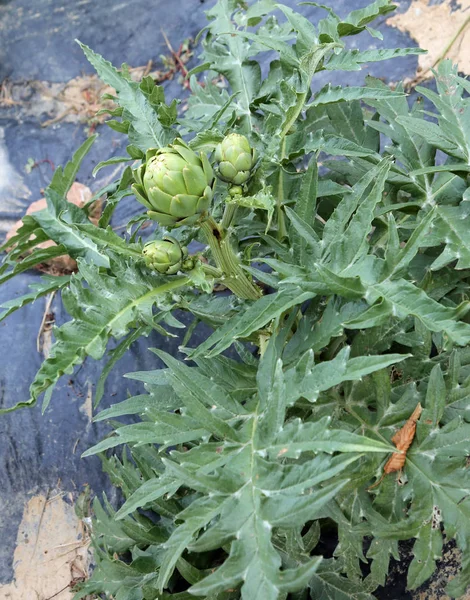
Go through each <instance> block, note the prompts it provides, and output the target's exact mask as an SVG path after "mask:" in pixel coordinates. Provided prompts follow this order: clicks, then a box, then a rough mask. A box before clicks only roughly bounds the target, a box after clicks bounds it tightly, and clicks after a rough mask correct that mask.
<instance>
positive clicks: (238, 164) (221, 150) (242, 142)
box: [214, 133, 255, 186]
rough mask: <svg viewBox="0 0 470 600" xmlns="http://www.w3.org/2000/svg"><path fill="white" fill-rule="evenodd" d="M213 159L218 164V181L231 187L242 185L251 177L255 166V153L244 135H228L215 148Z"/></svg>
mask: <svg viewBox="0 0 470 600" xmlns="http://www.w3.org/2000/svg"><path fill="white" fill-rule="evenodd" d="M214 158H215V160H216V162H217V163H218V166H217V168H216V174H217V177H218V178H219V179H222V181H225V182H226V183H231V184H232V185H236V186H239V185H242V184H243V183H246V182H247V181H248V179H249V178H250V177H251V170H252V169H253V167H254V164H255V151H254V150H253V148H251V146H250V142H249V141H248V140H247V139H246V137H245V136H244V135H240V134H239V133H230V134H229V135H227V136H225V137H224V139H223V140H222V141H221V142H220V144H219V145H218V146H217V148H216V151H215V155H214Z"/></svg>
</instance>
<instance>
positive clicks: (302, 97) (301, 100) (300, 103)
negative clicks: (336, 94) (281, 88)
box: [281, 85, 310, 141]
mask: <svg viewBox="0 0 470 600" xmlns="http://www.w3.org/2000/svg"><path fill="white" fill-rule="evenodd" d="M308 89H310V85H309V86H308ZM306 100H307V92H302V93H301V94H297V102H296V103H295V106H294V108H293V111H292V114H291V116H290V117H289V120H288V121H286V122H285V124H284V127H283V128H282V130H281V138H282V140H283V141H284V138H285V137H286V135H287V134H288V133H289V130H290V128H291V127H292V125H293V124H294V123H295V122H296V121H297V118H298V116H299V115H300V113H301V112H302V109H303V107H304V104H305V101H306Z"/></svg>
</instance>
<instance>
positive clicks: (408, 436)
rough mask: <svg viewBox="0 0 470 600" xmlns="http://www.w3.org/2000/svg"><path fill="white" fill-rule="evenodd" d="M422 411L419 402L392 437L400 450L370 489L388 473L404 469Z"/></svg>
mask: <svg viewBox="0 0 470 600" xmlns="http://www.w3.org/2000/svg"><path fill="white" fill-rule="evenodd" d="M422 411H423V409H422V406H421V404H420V403H419V402H418V404H417V406H416V408H415V409H414V411H413V413H412V415H411V416H410V418H409V419H408V420H407V421H406V423H405V424H404V425H403V427H402V428H401V429H399V430H398V431H397V432H396V433H395V435H394V436H393V437H392V442H393V443H394V444H395V446H396V447H397V450H399V452H394V453H393V454H392V456H391V457H390V458H389V459H388V460H387V462H386V463H385V466H384V470H383V475H382V477H381V478H380V479H379V480H378V481H377V482H376V483H374V485H371V486H370V487H369V488H368V489H369V490H371V489H373V488H374V487H376V486H377V485H379V483H380V482H381V481H382V479H383V478H384V477H385V475H387V474H388V473H394V472H395V471H400V470H401V469H403V465H404V464H405V460H406V452H407V450H408V448H409V447H410V446H411V444H412V442H413V439H414V437H415V433H416V423H417V422H418V419H419V417H420V416H421V413H422Z"/></svg>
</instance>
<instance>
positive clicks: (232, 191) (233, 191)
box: [228, 185, 243, 198]
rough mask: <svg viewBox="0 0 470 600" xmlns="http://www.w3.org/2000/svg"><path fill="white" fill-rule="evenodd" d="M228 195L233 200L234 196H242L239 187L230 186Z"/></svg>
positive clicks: (241, 190)
mask: <svg viewBox="0 0 470 600" xmlns="http://www.w3.org/2000/svg"><path fill="white" fill-rule="evenodd" d="M228 193H229V194H230V195H231V196H232V198H234V197H235V196H241V195H242V194H243V188H242V186H241V185H232V186H230V189H229V191H228Z"/></svg>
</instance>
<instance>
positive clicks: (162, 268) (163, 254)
mask: <svg viewBox="0 0 470 600" xmlns="http://www.w3.org/2000/svg"><path fill="white" fill-rule="evenodd" d="M142 253H143V255H144V260H145V264H146V265H147V266H148V267H149V268H150V269H154V270H155V271H158V272H159V273H166V274H167V275H174V274H175V273H177V272H178V271H181V270H186V269H188V268H192V266H193V261H192V260H191V259H190V258H188V249H187V248H186V247H185V246H180V244H179V242H178V241H177V240H175V239H174V238H172V237H170V236H165V237H164V238H163V239H162V240H155V241H153V242H148V243H147V244H145V246H144V249H143V250H142Z"/></svg>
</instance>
